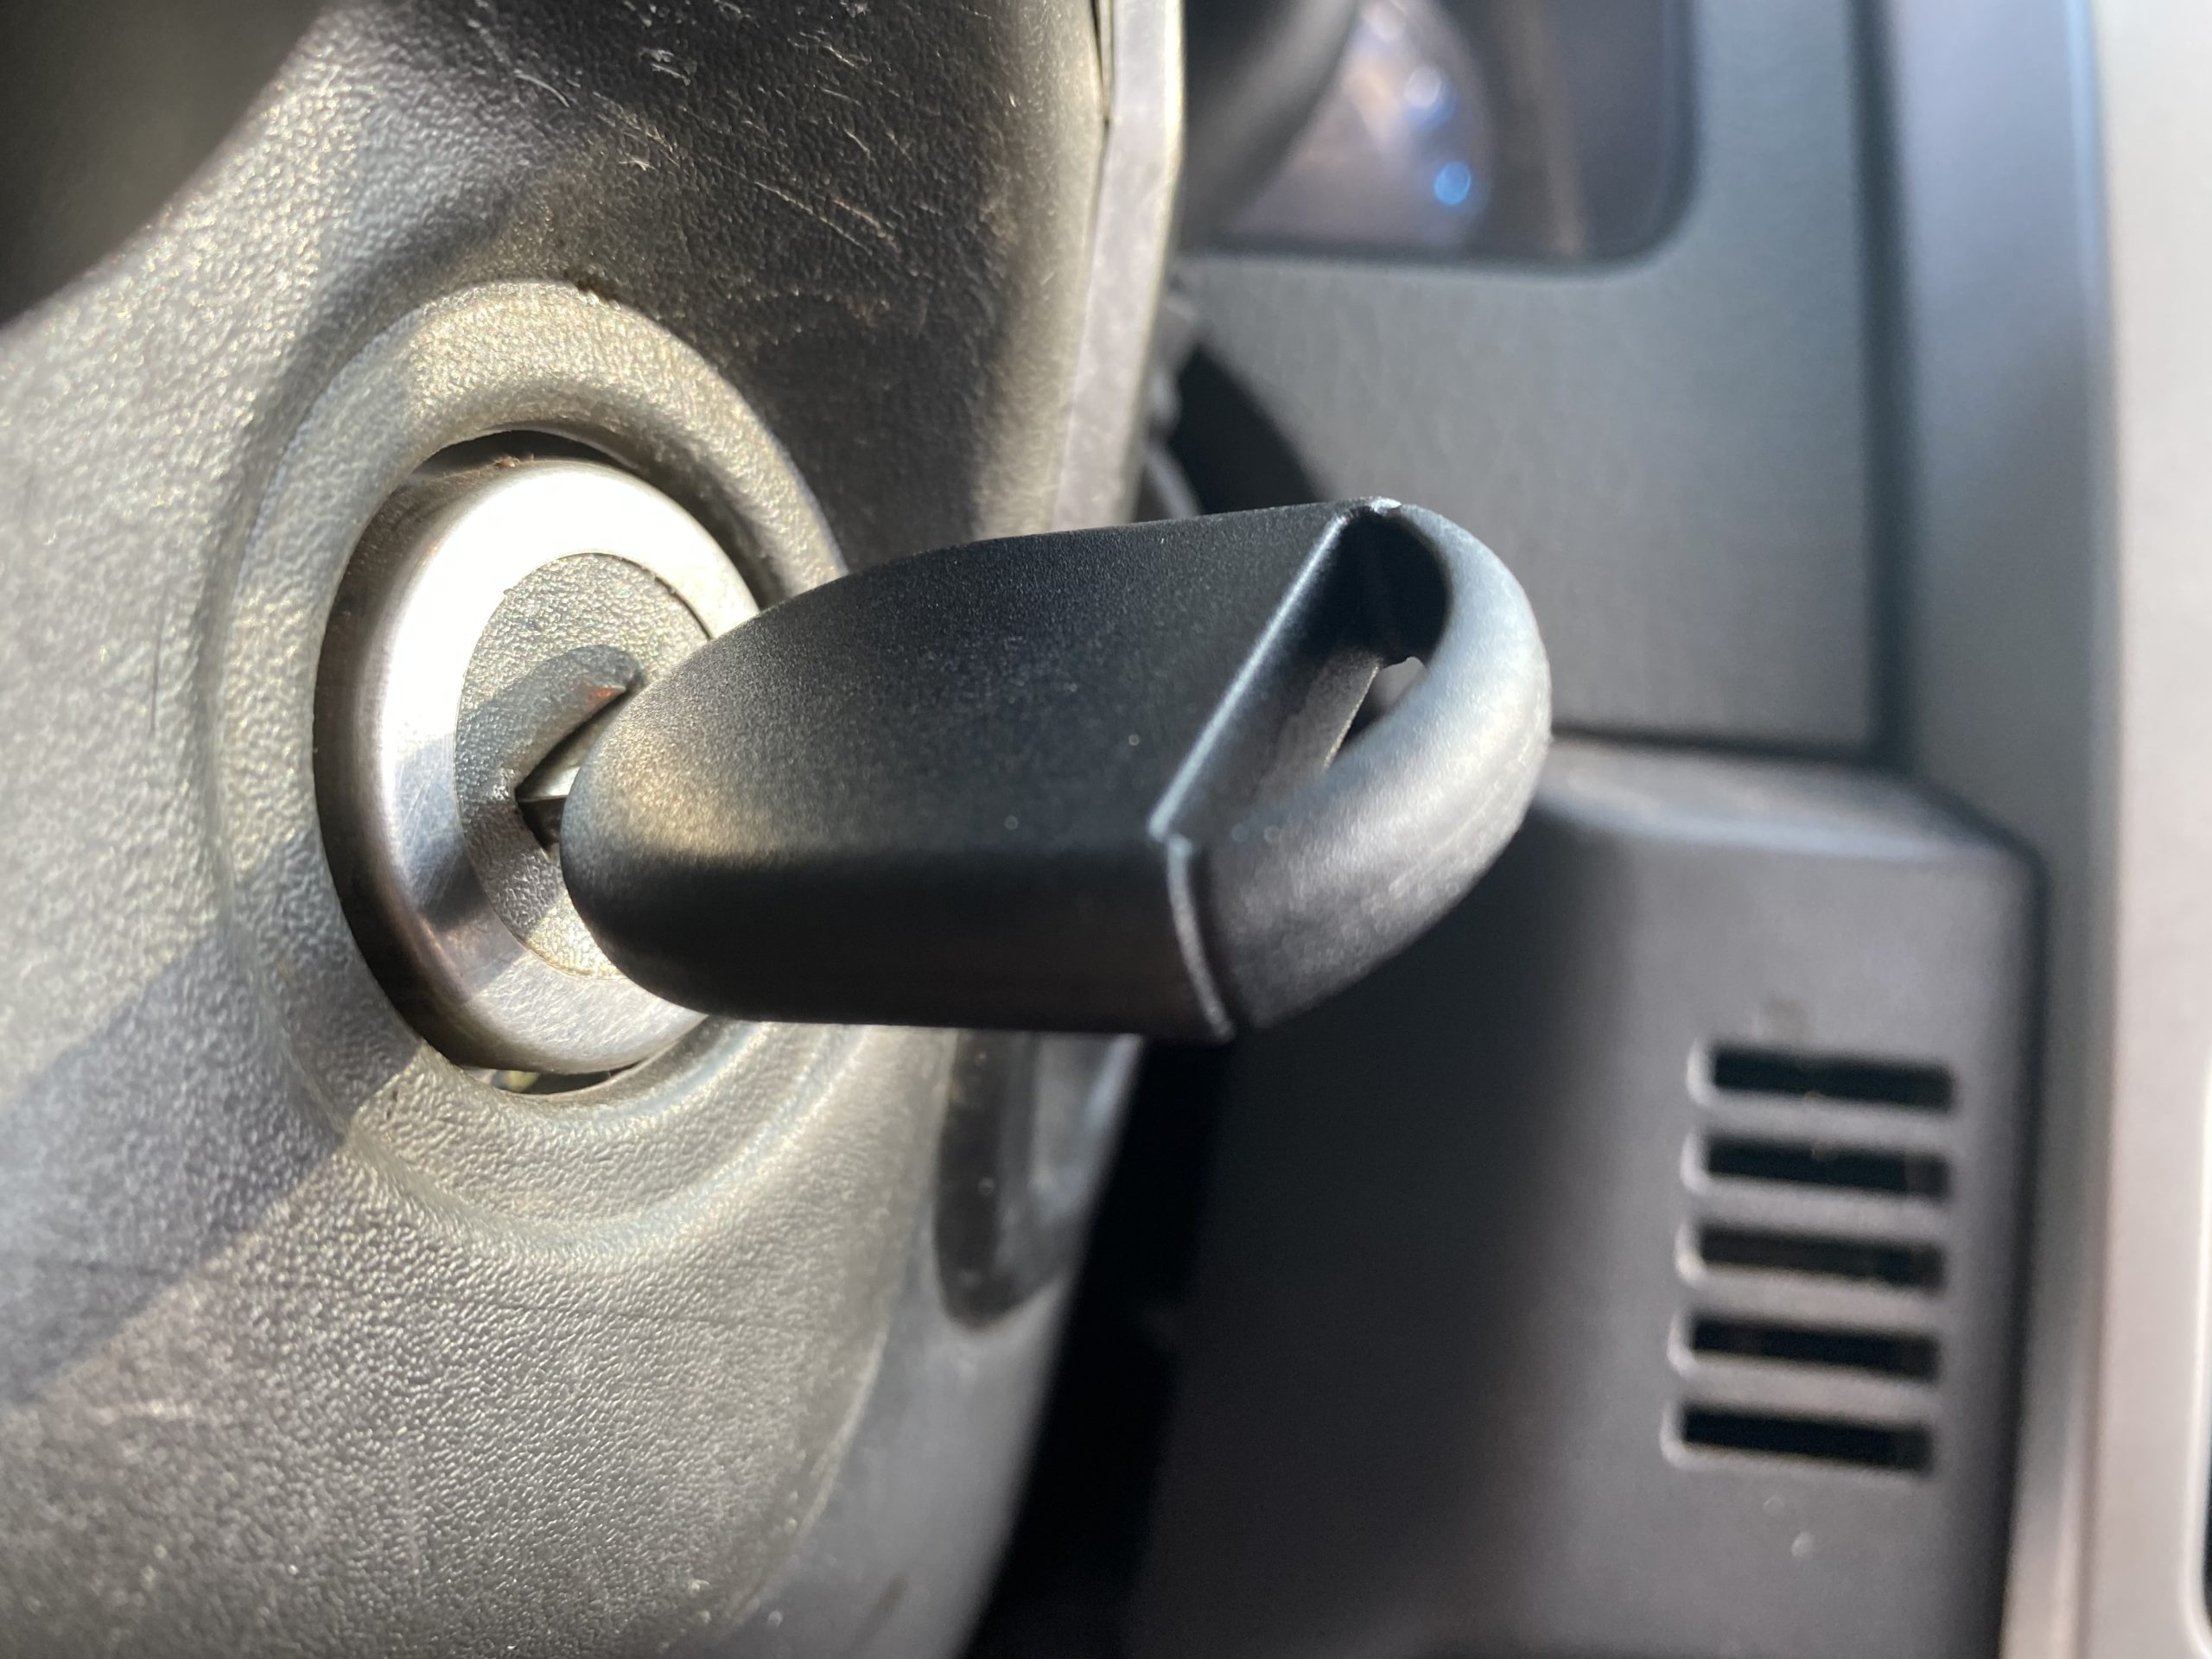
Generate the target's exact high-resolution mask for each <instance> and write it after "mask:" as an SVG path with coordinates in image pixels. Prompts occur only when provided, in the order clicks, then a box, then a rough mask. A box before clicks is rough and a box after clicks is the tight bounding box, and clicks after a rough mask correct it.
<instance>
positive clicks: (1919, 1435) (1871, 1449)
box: [1681, 1406, 1936, 1475]
mask: <svg viewBox="0 0 2212 1659" xmlns="http://www.w3.org/2000/svg"><path fill="white" fill-rule="evenodd" d="M1681 1436H1682V1443H1683V1444H1684V1445H1686V1446H1697V1447H1699V1448H1700V1449H1702V1450H1706V1451H1713V1452H1757V1453H1759V1454H1761V1455H1763V1456H1766V1457H1774V1458H1806V1459H1812V1460H1814V1461H1816V1462H1820V1463H1842V1464H1856V1465H1859V1467H1861V1468H1866V1469H1892V1470H1896V1471H1899V1472H1901V1473H1904V1474H1914V1475H1924V1474H1927V1473H1928V1472H1929V1471H1930V1470H1932V1469H1933V1468H1934V1467H1935V1466H1936V1446H1935V1440H1934V1438H1933V1437H1932V1436H1931V1435H1930V1434H1929V1432H1928V1430H1927V1429H1926V1428H1924V1427H1921V1426H1920V1425H1919V1424H1917V1423H1871V1422H1851V1421H1844V1420H1841V1419H1837V1418H1827V1417H1799V1416H1791V1415H1785V1414H1783V1413H1780V1412H1761V1411H1721V1410H1716V1409H1713V1408H1710V1407H1705V1406H1691V1407H1689V1408H1688V1409H1686V1410H1685V1411H1684V1412H1683V1413H1682V1422H1681Z"/></svg>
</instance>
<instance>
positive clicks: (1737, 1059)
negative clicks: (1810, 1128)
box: [1711, 1048, 1952, 1112]
mask: <svg viewBox="0 0 2212 1659" xmlns="http://www.w3.org/2000/svg"><path fill="white" fill-rule="evenodd" d="M1711 1076H1712V1078H1713V1087H1714V1088H1715V1089H1718V1090H1721V1091H1722V1092H1723V1093H1724V1094H1745V1095H1786V1096H1796V1097H1797V1098H1799V1099H1803V1100H1842V1101H1852V1102H1855V1103H1860V1104H1863V1105H1869V1106H1902V1107H1905V1108H1908V1109H1911V1110H1915V1111H1933V1112H1940V1111H1947V1110H1948V1109H1949V1108H1950V1104H1951V1092H1952V1087H1951V1073H1950V1071H1949V1069H1948V1067H1945V1066H1941V1065H1900V1064H1897V1063H1896V1062H1893V1061H1888V1060H1860V1059H1848V1058H1840V1057H1838V1056H1834V1055H1820V1054H1801V1053H1796V1052H1792V1051H1790V1050H1788V1049H1780V1048H1716V1049H1714V1050H1713V1057H1712V1072H1711Z"/></svg>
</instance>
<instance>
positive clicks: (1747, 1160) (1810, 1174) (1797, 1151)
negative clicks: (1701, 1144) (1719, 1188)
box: [1705, 1135, 1951, 1199]
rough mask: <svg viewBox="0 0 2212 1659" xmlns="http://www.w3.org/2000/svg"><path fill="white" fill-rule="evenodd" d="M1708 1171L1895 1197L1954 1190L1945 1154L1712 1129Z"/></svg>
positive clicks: (1937, 1194)
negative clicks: (1768, 1137)
mask: <svg viewBox="0 0 2212 1659" xmlns="http://www.w3.org/2000/svg"><path fill="white" fill-rule="evenodd" d="M1705 1172H1706V1173H1707V1174H1708V1175H1717V1176H1721V1177H1725V1178H1728V1179H1738V1180H1747V1181H1778V1182H1785V1183H1788V1184H1789V1185H1794V1186H1822V1187H1844V1188H1848V1189H1850V1190H1852V1191H1854V1192H1878V1193H1881V1194H1883V1195H1885V1196H1887V1197H1893V1198H1939V1199H1940V1198H1945V1197H1948V1195H1949V1192H1950V1190H1951V1166H1950V1165H1949V1163H1948V1161H1946V1160H1944V1159H1942V1158H1940V1157H1936V1156H1934V1155H1932V1154H1923V1153H1906V1152H1878V1151H1871V1150H1868V1149H1866V1148H1864V1147H1839V1146H1834V1145H1830V1144H1828V1143H1827V1142H1825V1141H1780V1140H1776V1141H1769V1140H1764V1139H1758V1138H1754V1137H1752V1136H1749V1135H1708V1136H1707V1138H1706V1142H1705Z"/></svg>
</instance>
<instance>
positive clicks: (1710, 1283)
mask: <svg viewBox="0 0 2212 1659" xmlns="http://www.w3.org/2000/svg"><path fill="white" fill-rule="evenodd" d="M1695 1072H1696V1074H1697V1075H1696V1076H1695V1081H1696V1084H1697V1085H1698V1086H1697V1087H1696V1088H1695V1089H1694V1093H1695V1094H1696V1095H1697V1096H1698V1098H1699V1103H1700V1107H1701V1108H1702V1111H1701V1114H1700V1116H1701V1122H1700V1127H1699V1128H1698V1130H1697V1133H1696V1137H1695V1141H1694V1146H1693V1147H1692V1149H1691V1156H1690V1157H1689V1159H1688V1160H1687V1163H1686V1169H1687V1171H1688V1179H1689V1184H1690V1188H1691V1194H1692V1213H1693V1220H1692V1224H1691V1227H1690V1229H1689V1233H1688V1239H1687V1241H1686V1248H1685V1249H1684V1250H1683V1252H1682V1255H1681V1261H1682V1276H1683V1281H1684V1283H1685V1286H1686V1287H1687V1289H1688V1299H1687V1301H1686V1304H1685V1307H1684V1311H1683V1317H1682V1319H1681V1323H1680V1325H1678V1327H1677V1334H1676V1344H1677V1351H1676V1355H1675V1359H1676V1369H1677V1370H1678V1371H1679V1372H1680V1373H1681V1375H1682V1376H1683V1377H1684V1379H1685V1383H1686V1387H1685V1389H1684V1393H1683V1398H1682V1400H1681V1409H1680V1414H1679V1416H1678V1419H1677V1432H1678V1433H1679V1436H1680V1440H1681V1444H1682V1446H1684V1447H1686V1448H1688V1450H1689V1451H1691V1452H1694V1453H1697V1454H1713V1455H1716V1456H1726V1457H1736V1458H1746V1457H1748V1458H1762V1459H1772V1458H1787V1459H1799V1460H1811V1461H1813V1462H1815V1463H1822V1464H1828V1465H1849V1466H1855V1467H1857V1468H1859V1469H1866V1470H1879V1471H1891V1472H1894V1473H1899V1474H1904V1475H1908V1476H1917V1475H1925V1474H1928V1473H1929V1472H1930V1471H1932V1470H1933V1469H1934V1468H1935V1466H1936V1458H1937V1457H1938V1455H1939V1454H1940V1452H1941V1447H1940V1446H1938V1445H1937V1444H1936V1434H1935V1429H1934V1419H1935V1416H1936V1390H1937V1389H1940V1388H1941V1387H1942V1359H1943V1355H1942V1340H1941V1338H1940V1335H1939V1334H1938V1332H1939V1327H1940V1325H1941V1323H1942V1311H1943V1309H1942V1303H1943V1297H1944V1284H1945V1267H1946V1253H1947V1243H1948V1241H1947V1236H1946V1229H1947V1225H1948V1205H1949V1200H1950V1198H1951V1196H1952V1182H1953V1176H1954V1170H1953V1153H1954V1147H1953V1146H1952V1144H1951V1139H1952V1126H1951V1122H1950V1112H1951V1105H1952V1101H1953V1096H1954V1089H1953V1080H1952V1076H1951V1073H1950V1072H1949V1071H1948V1070H1947V1069H1945V1068H1943V1067H1942V1066H1936V1065H1917V1064H1908V1063H1901V1062H1897V1061H1892V1060H1887V1059H1882V1058H1860V1057H1853V1056H1836V1055H1823V1054H1813V1053H1805V1052H1795V1051H1791V1050H1786V1049H1780V1048H1763V1047H1748V1046H1719V1047H1715V1048H1713V1049H1712V1050H1711V1051H1710V1052H1708V1053H1707V1054H1706V1055H1705V1056H1704V1057H1703V1063H1702V1065H1700V1066H1698V1067H1697V1068H1695Z"/></svg>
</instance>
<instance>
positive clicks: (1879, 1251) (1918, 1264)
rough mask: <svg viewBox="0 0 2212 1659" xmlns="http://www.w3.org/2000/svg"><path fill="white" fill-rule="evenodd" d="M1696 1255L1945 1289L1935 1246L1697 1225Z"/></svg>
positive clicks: (1749, 1266) (1752, 1268) (1757, 1268)
mask: <svg viewBox="0 0 2212 1659" xmlns="http://www.w3.org/2000/svg"><path fill="white" fill-rule="evenodd" d="M1697 1255H1698V1260H1699V1262H1701V1263H1702V1264H1703V1265H1704V1266H1706V1267H1707V1268H1742V1269H1745V1270H1746V1271H1749V1272H1753V1273H1787V1274H1802V1275H1804V1276H1806V1277H1808V1278H1814V1279H1840V1280H1846V1281H1851V1282H1853V1283H1859V1284H1873V1285H1893V1286H1895V1287H1897V1288H1898V1289H1900V1290H1917V1291H1926V1292H1935V1291H1938V1290H1941V1289H1942V1287H1943V1252H1942V1249H1941V1248H1940V1247H1939V1246H1936V1245H1934V1244H1906V1243H1891V1242H1885V1241H1882V1240H1868V1239H1857V1238H1835V1237H1830V1236H1821V1235H1816V1234H1811V1233H1789V1232H1770V1231H1766V1230H1760V1229H1757V1228H1749V1227H1715V1226H1709V1225H1708V1226H1705V1227H1700V1228H1699V1229H1698V1234H1697Z"/></svg>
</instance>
